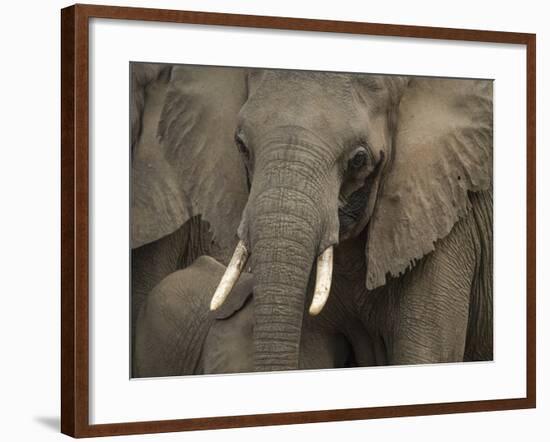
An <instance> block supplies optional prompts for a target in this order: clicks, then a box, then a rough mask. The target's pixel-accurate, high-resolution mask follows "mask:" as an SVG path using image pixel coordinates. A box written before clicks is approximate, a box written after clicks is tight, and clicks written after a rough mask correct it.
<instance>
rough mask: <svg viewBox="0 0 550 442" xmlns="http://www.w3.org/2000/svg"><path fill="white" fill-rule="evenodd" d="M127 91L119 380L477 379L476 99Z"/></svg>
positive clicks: (202, 80) (184, 87) (173, 79)
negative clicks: (433, 369)
mask: <svg viewBox="0 0 550 442" xmlns="http://www.w3.org/2000/svg"><path fill="white" fill-rule="evenodd" d="M132 73H133V74H132V75H133V82H132V83H133V90H132V97H133V99H132V118H131V124H132V226H131V231H132V247H133V251H132V290H133V294H132V308H133V326H134V328H133V331H134V333H133V334H132V335H133V336H134V335H135V339H134V342H133V375H134V376H136V377H142V376H147V377H151V376H168V375H183V374H196V373H212V372H235V371H273V370H294V369H302V368H333V367H348V366H369V365H390V364H421V363H439V362H460V361H489V360H492V358H493V294H492V284H493V282H492V268H493V259H492V247H493V245H492V229H493V215H492V212H493V210H492V201H493V197H492V164H493V161H492V149H493V129H492V121H493V114H492V108H493V106H492V82H491V81H489V80H471V79H446V78H426V77H401V76H384V75H365V74H349V73H327V72H312V71H288V70H269V69H244V68H222V67H202V66H186V65H177V66H176V65H174V66H168V65H150V64H143V63H134V64H133V65H132ZM237 243H238V244H239V247H241V246H242V248H243V249H244V250H246V257H247V258H248V261H247V263H246V268H245V270H246V272H244V271H243V273H242V274H241V277H240V279H239V282H238V283H237V285H236V286H235V288H234V289H233V290H232V291H231V292H230V293H229V295H228V297H227V299H226V301H225V303H224V304H222V306H221V307H220V309H218V310H216V311H214V312H211V311H209V304H210V300H211V298H212V295H213V293H214V292H215V290H216V287H217V285H218V283H219V282H220V279H221V278H222V276H223V275H224V272H225V270H226V267H225V266H226V265H227V264H228V263H229V260H230V257H231V255H232V252H233V250H234V249H235V247H236V245H237ZM237 249H238V247H237ZM329 252H330V253H329ZM201 255H208V257H206V256H203V257H202V258H199V256H201ZM327 256H328V257H330V259H329V261H330V265H327V264H326V262H325V264H324V266H325V268H332V273H330V271H329V272H328V277H329V279H328V286H329V287H330V292H328V299H325V300H323V302H321V304H319V303H318V300H317V298H315V300H313V298H314V292H315V293H317V291H318V290H321V289H319V288H318V287H316V280H317V279H319V274H320V272H321V270H319V271H318V269H321V267H322V263H318V261H319V260H321V261H322V260H324V259H326V257H327ZM197 258H198V259H197ZM231 268H232V269H233V270H234V267H231ZM248 272H249V273H248ZM322 272H323V275H324V273H326V270H322ZM323 277H326V275H324V276H323ZM321 279H322V278H321ZM325 282H326V281H325ZM312 300H313V304H314V305H313V306H312V307H311V308H310V307H309V306H310V304H311V303H312ZM308 310H310V311H311V312H312V313H313V314H314V315H311V314H309V313H308Z"/></svg>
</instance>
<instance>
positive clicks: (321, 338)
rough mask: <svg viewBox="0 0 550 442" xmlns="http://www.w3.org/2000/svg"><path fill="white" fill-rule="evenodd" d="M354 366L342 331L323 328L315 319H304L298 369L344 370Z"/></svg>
mask: <svg viewBox="0 0 550 442" xmlns="http://www.w3.org/2000/svg"><path fill="white" fill-rule="evenodd" d="M352 365H354V358H353V351H352V347H351V343H350V341H349V340H348V339H347V337H346V336H345V335H344V333H343V332H342V331H339V330H335V329H333V328H327V327H323V325H322V324H319V321H317V320H316V318H313V317H310V316H309V315H308V316H307V317H305V318H304V323H303V328H302V337H301V341H300V356H299V368H300V369H324V368H344V367H349V366H352Z"/></svg>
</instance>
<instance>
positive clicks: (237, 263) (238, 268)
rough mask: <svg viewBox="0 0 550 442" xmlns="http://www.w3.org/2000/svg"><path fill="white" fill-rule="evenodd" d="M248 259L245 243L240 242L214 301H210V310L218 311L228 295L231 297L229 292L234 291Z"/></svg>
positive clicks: (217, 289)
mask: <svg viewBox="0 0 550 442" xmlns="http://www.w3.org/2000/svg"><path fill="white" fill-rule="evenodd" d="M247 259H248V250H246V246H245V245H244V242H243V241H239V242H238V244H237V246H236V247H235V251H234V252H233V256H232V257H231V261H230V262H229V265H228V266H227V269H225V273H224V274H223V276H222V279H221V281H220V283H219V284H218V288H216V291H215V292H214V296H212V301H210V310H216V309H218V308H219V307H221V305H222V304H223V303H224V301H225V299H226V298H227V295H229V292H231V289H233V286H234V285H235V284H236V282H237V280H238V279H239V276H240V275H241V272H242V271H243V268H244V266H245V264H246V261H247Z"/></svg>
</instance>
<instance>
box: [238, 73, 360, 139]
mask: <svg viewBox="0 0 550 442" xmlns="http://www.w3.org/2000/svg"><path fill="white" fill-rule="evenodd" d="M251 82H252V84H251V87H250V90H251V95H250V97H249V100H248V102H247V103H246V105H245V106H244V107H243V109H242V112H241V121H243V124H245V125H250V126H255V127H257V126H261V127H264V128H266V127H267V126H292V125H295V126H296V125H297V126H302V127H305V128H308V129H312V130H315V131H322V130H325V129H326V130H331V131H338V130H345V131H348V130H349V127H350V125H351V124H353V122H352V120H353V118H354V117H355V116H356V115H357V111H356V109H355V108H354V102H353V100H352V95H351V89H350V87H351V83H350V78H349V76H347V75H344V74H332V73H318V72H302V71H265V72H264V73H262V74H261V75H256V76H253V77H252V80H251Z"/></svg>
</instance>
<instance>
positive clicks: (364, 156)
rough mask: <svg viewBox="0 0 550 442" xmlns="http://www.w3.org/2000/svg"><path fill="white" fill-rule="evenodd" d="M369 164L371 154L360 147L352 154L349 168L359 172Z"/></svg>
mask: <svg viewBox="0 0 550 442" xmlns="http://www.w3.org/2000/svg"><path fill="white" fill-rule="evenodd" d="M368 162H369V152H368V151H367V149H365V148H364V147H358V148H357V149H355V150H354V151H353V152H352V154H351V156H350V159H349V160H348V168H349V169H350V170H359V169H362V168H363V167H365V166H366V165H367V163H368Z"/></svg>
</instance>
